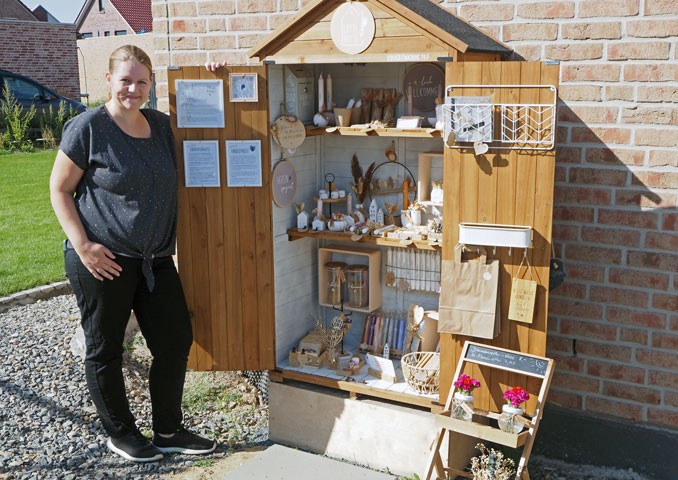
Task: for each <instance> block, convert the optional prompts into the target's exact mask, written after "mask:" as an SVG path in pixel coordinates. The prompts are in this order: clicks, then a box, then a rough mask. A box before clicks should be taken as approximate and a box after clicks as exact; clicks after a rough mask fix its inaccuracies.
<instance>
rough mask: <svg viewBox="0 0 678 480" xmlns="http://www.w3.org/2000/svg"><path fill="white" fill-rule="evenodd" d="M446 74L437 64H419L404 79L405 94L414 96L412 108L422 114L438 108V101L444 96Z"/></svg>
mask: <svg viewBox="0 0 678 480" xmlns="http://www.w3.org/2000/svg"><path fill="white" fill-rule="evenodd" d="M444 89H445V72H443V69H442V68H440V67H439V66H438V65H436V64H435V63H417V64H415V65H413V66H412V67H410V69H409V70H407V72H405V76H404V77H403V94H404V95H405V100H407V95H410V94H411V95H412V107H413V108H414V109H415V110H418V111H420V112H430V111H432V110H434V109H435V108H436V99H437V98H439V97H442V96H443V90H444Z"/></svg>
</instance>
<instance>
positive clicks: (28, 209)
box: [0, 150, 66, 297]
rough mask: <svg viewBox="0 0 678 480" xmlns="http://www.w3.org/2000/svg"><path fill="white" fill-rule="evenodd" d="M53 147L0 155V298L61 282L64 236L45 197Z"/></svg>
mask: <svg viewBox="0 0 678 480" xmlns="http://www.w3.org/2000/svg"><path fill="white" fill-rule="evenodd" d="M54 157H56V151H54V150H51V151H44V152H36V153H21V154H12V155H0V297H4V296H7V295H9V294H11V293H14V292H18V291H21V290H25V289H27V288H31V287H36V286H38V285H45V284H48V283H52V282H56V281H59V280H65V278H66V274H65V273H64V259H63V246H62V242H63V239H64V238H65V235H64V233H63V231H62V230H61V227H60V226H59V222H57V219H56V217H55V215H54V212H53V211H52V206H51V204H50V201H49V174H50V172H51V170H52V164H53V163H54Z"/></svg>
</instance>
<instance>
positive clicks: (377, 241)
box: [287, 228, 442, 250]
mask: <svg viewBox="0 0 678 480" xmlns="http://www.w3.org/2000/svg"><path fill="white" fill-rule="evenodd" d="M287 236H288V239H289V241H290V242H292V241H294V240H299V239H301V238H317V239H323V240H332V241H335V242H337V241H338V242H350V243H365V244H368V245H382V246H385V247H401V248H420V249H422V250H440V249H441V248H442V244H441V243H438V244H434V245H431V244H430V243H429V242H428V241H427V240H413V241H411V243H409V242H410V241H409V240H408V244H407V245H405V244H403V243H401V240H398V239H395V238H386V237H372V236H369V235H364V236H363V238H362V239H360V240H358V241H353V240H351V236H353V234H352V233H350V232H330V231H327V230H323V231H321V232H318V231H313V230H308V231H306V232H300V231H299V230H297V229H296V228H291V229H289V230H288V231H287Z"/></svg>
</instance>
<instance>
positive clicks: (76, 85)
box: [0, 19, 81, 101]
mask: <svg viewBox="0 0 678 480" xmlns="http://www.w3.org/2000/svg"><path fill="white" fill-rule="evenodd" d="M0 45H2V46H3V49H2V53H0V68H2V69H5V70H9V71H11V72H14V73H20V74H22V75H26V76H27V77H30V78H32V79H34V80H36V81H38V82H40V83H42V84H43V85H45V86H46V87H49V88H52V89H53V90H56V91H57V92H58V93H60V94H61V95H64V96H66V97H69V98H72V99H74V100H78V101H80V93H81V92H80V80H79V78H78V57H77V48H76V39H75V26H74V25H72V24H65V23H46V22H38V21H36V20H33V21H21V20H5V19H0Z"/></svg>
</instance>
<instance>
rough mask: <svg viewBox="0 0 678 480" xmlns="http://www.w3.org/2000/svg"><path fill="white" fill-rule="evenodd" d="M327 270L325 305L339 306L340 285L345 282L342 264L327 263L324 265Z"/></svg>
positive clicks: (341, 296) (344, 265)
mask: <svg viewBox="0 0 678 480" xmlns="http://www.w3.org/2000/svg"><path fill="white" fill-rule="evenodd" d="M325 268H326V269H327V303H329V304H331V305H341V299H342V298H343V295H342V294H341V290H342V289H341V285H342V283H343V282H344V281H345V277H344V269H345V268H346V264H345V263H344V262H328V263H326V264H325Z"/></svg>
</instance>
